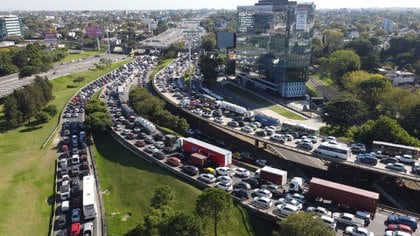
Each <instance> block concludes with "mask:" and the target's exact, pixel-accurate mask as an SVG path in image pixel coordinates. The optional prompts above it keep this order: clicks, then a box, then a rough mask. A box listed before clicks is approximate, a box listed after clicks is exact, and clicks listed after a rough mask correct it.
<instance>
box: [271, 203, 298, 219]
mask: <svg viewBox="0 0 420 236" xmlns="http://www.w3.org/2000/svg"><path fill="white" fill-rule="evenodd" d="M297 212H299V208H298V207H297V206H295V205H292V204H287V203H285V204H280V205H277V206H276V209H275V210H274V213H276V214H280V215H286V216H288V215H291V214H294V213H297Z"/></svg>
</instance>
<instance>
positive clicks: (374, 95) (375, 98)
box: [358, 77, 392, 115]
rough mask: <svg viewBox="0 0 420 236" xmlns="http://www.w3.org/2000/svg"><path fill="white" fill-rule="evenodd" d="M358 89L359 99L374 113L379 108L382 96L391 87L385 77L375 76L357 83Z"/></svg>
mask: <svg viewBox="0 0 420 236" xmlns="http://www.w3.org/2000/svg"><path fill="white" fill-rule="evenodd" d="M358 89H359V93H358V94H359V97H360V99H361V100H362V101H363V102H364V103H365V104H366V107H367V108H368V110H369V111H370V112H374V115H375V114H377V111H378V110H380V107H379V105H380V104H381V101H382V100H383V97H384V96H386V94H387V92H389V91H390V90H391V89H392V84H391V82H390V81H389V80H387V79H385V78H377V77H375V78H370V79H368V80H365V81H362V82H361V83H359V85H358Z"/></svg>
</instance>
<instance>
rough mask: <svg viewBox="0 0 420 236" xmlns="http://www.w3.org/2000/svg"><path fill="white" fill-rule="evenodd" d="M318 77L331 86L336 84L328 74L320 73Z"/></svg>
mask: <svg viewBox="0 0 420 236" xmlns="http://www.w3.org/2000/svg"><path fill="white" fill-rule="evenodd" d="M315 77H316V78H318V79H319V80H321V81H322V82H324V84H325V85H327V86H330V85H333V84H334V80H333V79H332V78H331V77H329V76H327V75H322V74H320V73H318V74H316V75H315Z"/></svg>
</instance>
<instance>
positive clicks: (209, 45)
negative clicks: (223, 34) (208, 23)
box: [201, 33, 216, 51]
mask: <svg viewBox="0 0 420 236" xmlns="http://www.w3.org/2000/svg"><path fill="white" fill-rule="evenodd" d="M201 48H203V49H204V50H206V51H213V49H214V48H216V36H215V35H214V34H213V33H210V34H206V35H204V36H202V37H201Z"/></svg>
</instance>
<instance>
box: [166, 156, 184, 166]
mask: <svg viewBox="0 0 420 236" xmlns="http://www.w3.org/2000/svg"><path fill="white" fill-rule="evenodd" d="M166 162H167V163H168V164H169V165H171V166H179V165H181V160H180V159H179V158H178V157H169V158H168V159H167V160H166Z"/></svg>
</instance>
